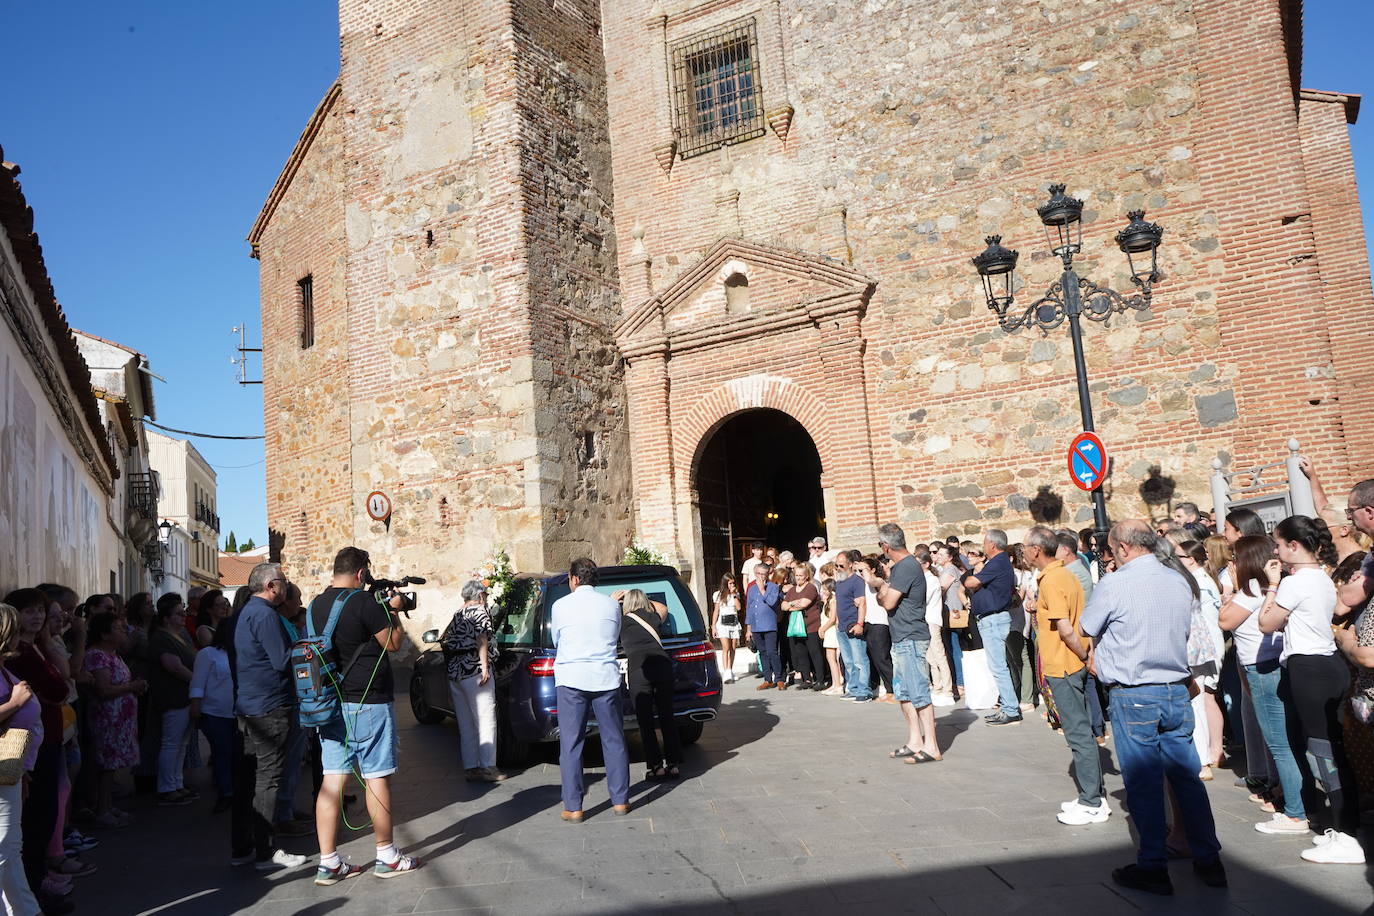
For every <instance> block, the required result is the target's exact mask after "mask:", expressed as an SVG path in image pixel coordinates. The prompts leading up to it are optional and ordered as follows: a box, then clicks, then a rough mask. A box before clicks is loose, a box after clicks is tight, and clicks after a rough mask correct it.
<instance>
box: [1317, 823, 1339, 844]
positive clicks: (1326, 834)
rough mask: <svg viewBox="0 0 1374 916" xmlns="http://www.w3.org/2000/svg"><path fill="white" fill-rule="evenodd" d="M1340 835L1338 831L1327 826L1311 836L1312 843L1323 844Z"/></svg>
mask: <svg viewBox="0 0 1374 916" xmlns="http://www.w3.org/2000/svg"><path fill="white" fill-rule="evenodd" d="M1340 835H1341V834H1340V831H1338V830H1332V829H1331V828H1330V827H1327V828H1326V829H1325V830H1323V831H1322V832H1321V833H1319V834H1317V835H1316V836H1314V837H1313V838H1312V845H1313V846H1325V845H1326V844H1327V843H1329V842H1331V841H1332V840H1333V839H1335V838H1336V837H1338V836H1340Z"/></svg>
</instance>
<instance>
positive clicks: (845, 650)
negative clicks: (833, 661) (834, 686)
mask: <svg viewBox="0 0 1374 916" xmlns="http://www.w3.org/2000/svg"><path fill="white" fill-rule="evenodd" d="M836 631H837V632H838V633H839V642H840V658H841V659H842V660H843V661H844V692H845V693H846V694H848V695H849V696H851V697H871V696H873V688H871V687H869V686H868V678H869V671H868V643H867V642H865V641H864V639H863V637H862V636H860V637H859V638H857V639H855V638H854V637H853V636H850V635H849V634H848V633H846V632H845V631H844V630H843V629H841V628H839V627H836Z"/></svg>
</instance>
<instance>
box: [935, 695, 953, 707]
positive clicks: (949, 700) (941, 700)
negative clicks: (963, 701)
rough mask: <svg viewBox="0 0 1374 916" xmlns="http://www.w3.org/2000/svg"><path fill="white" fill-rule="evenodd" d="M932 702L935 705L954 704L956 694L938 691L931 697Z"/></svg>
mask: <svg viewBox="0 0 1374 916" xmlns="http://www.w3.org/2000/svg"><path fill="white" fill-rule="evenodd" d="M930 702H931V704H932V705H934V706H953V705H954V696H953V695H952V694H948V693H937V694H934V695H933V696H932V697H931V698H930Z"/></svg>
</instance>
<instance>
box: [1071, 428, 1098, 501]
mask: <svg viewBox="0 0 1374 916" xmlns="http://www.w3.org/2000/svg"><path fill="white" fill-rule="evenodd" d="M1106 479H1107V446H1105V445H1103V444H1102V440H1101V439H1099V438H1097V433H1079V434H1078V435H1077V436H1075V437H1074V440H1073V443H1072V444H1070V445H1069V480H1071V481H1073V485H1074V486H1075V487H1078V489H1080V490H1086V491H1088V492H1092V491H1093V490H1096V489H1097V488H1098V487H1100V486H1102V481H1104V480H1106Z"/></svg>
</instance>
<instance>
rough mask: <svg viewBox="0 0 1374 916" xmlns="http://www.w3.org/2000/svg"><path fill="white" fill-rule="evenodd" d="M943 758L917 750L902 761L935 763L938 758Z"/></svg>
mask: <svg viewBox="0 0 1374 916" xmlns="http://www.w3.org/2000/svg"><path fill="white" fill-rule="evenodd" d="M944 759H945V758H943V757H935V756H932V755H930V754H927V753H926V752H925V751H917V752H916V753H915V754H914V755H913V756H911V757H908V758H906V759H905V760H903V761H902V763H935V762H936V761H938V760H944Z"/></svg>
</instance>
